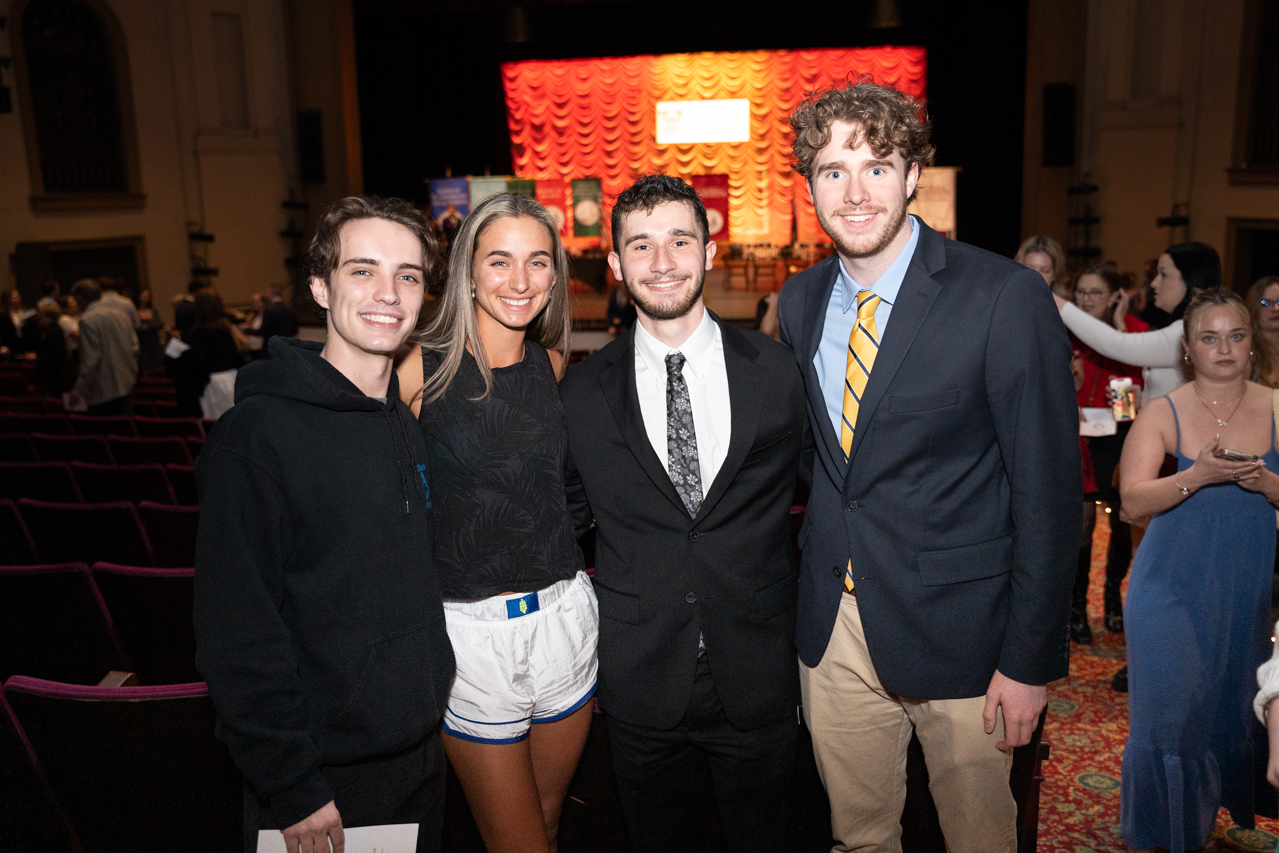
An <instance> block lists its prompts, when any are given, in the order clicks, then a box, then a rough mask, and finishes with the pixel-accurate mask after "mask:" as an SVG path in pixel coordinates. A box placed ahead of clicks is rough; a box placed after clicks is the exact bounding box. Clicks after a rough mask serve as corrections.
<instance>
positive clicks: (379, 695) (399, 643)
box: [330, 618, 453, 749]
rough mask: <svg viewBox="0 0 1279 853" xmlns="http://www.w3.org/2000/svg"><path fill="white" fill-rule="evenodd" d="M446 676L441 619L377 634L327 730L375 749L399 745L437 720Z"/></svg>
mask: <svg viewBox="0 0 1279 853" xmlns="http://www.w3.org/2000/svg"><path fill="white" fill-rule="evenodd" d="M452 677H453V649H452V646H451V645H449V641H448V635H447V634H446V633H445V631H444V620H443V619H442V618H440V619H432V620H431V621H430V622H424V623H422V624H420V625H415V626H413V627H411V628H405V629H404V630H402V631H397V632H395V633H394V634H387V635H386V636H385V637H379V638H378V639H376V640H374V641H373V642H372V643H370V644H369V652H368V655H367V657H366V658H365V664H364V670H363V672H361V674H360V680H359V683H358V684H357V685H356V688H355V691H354V692H353V693H352V694H351V698H350V700H349V701H348V702H347V704H346V707H344V708H343V709H342V712H341V713H339V714H338V715H337V717H335V718H334V719H333V723H332V724H331V726H330V728H331V730H332V731H333V732H335V733H340V734H344V735H359V736H360V737H361V738H362V739H365V740H366V741H374V742H376V746H378V747H381V748H388V749H394V748H396V747H398V746H402V745H404V743H406V742H407V741H406V738H410V737H416V736H420V735H421V734H422V730H423V729H424V728H426V727H428V726H432V725H434V724H435V722H436V721H437V720H438V719H439V717H440V714H441V713H443V706H444V702H445V701H447V699H448V689H449V682H450V681H451V680H452Z"/></svg>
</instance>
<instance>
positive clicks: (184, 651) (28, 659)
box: [0, 562, 199, 684]
mask: <svg viewBox="0 0 1279 853" xmlns="http://www.w3.org/2000/svg"><path fill="white" fill-rule="evenodd" d="M194 581H195V570H194V569H191V568H169V569H157V568H151V567H144V566H123V565H116V564H114V563H101V562H100V563H94V565H93V568H92V570H90V568H89V567H88V566H87V565H85V564H84V563H77V562H70V563H52V564H35V565H17V566H7V565H4V566H0V680H3V679H4V678H7V677H8V676H10V675H34V676H37V677H40V678H52V679H57V680H59V681H67V682H71V683H75V684H97V683H98V682H99V681H100V680H101V679H102V677H103V676H104V675H106V674H107V673H108V672H109V671H111V670H125V671H129V672H133V673H135V674H136V675H137V677H138V680H139V681H141V682H142V683H143V684H175V683H179V682H183V681H193V680H198V679H199V675H198V674H197V672H196V669H195V629H194V626H193V623H192V619H191V612H192V606H193V595H194Z"/></svg>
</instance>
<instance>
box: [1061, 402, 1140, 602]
mask: <svg viewBox="0 0 1279 853" xmlns="http://www.w3.org/2000/svg"><path fill="white" fill-rule="evenodd" d="M1131 428H1132V424H1131V423H1121V424H1119V428H1118V431H1117V432H1116V434H1115V435H1102V436H1094V437H1092V438H1090V439H1088V452H1089V454H1090V455H1091V456H1092V465H1093V473H1094V475H1095V477H1096V480H1097V492H1096V494H1093V495H1089V496H1088V499H1089V500H1099V501H1105V503H1106V505H1107V506H1109V507H1110V508H1111V510H1113V511H1112V512H1111V514H1110V545H1109V547H1108V548H1107V549H1106V593H1107V596H1109V598H1108V603H1107V605H1106V610H1107V612H1110V611H1111V610H1112V609H1113V610H1114V611H1115V612H1118V610H1119V587H1120V585H1121V584H1122V583H1123V580H1124V576H1125V575H1127V574H1128V564H1129V563H1131V562H1132V531H1131V530H1130V529H1129V526H1128V525H1127V524H1125V523H1124V522H1122V521H1120V520H1119V510H1120V508H1121V506H1122V505H1121V503H1120V501H1119V490H1118V489H1117V488H1115V487H1114V486H1113V485H1111V480H1113V479H1114V475H1115V469H1116V468H1118V467H1119V457H1120V455H1121V454H1122V453H1123V449H1124V439H1125V438H1126V437H1127V435H1128V430H1130V429H1131ZM1098 512H1101V509H1100V508H1098ZM1091 568H1092V541H1091V540H1089V541H1087V542H1084V543H1082V544H1081V545H1080V547H1079V562H1078V564H1077V566H1076V569H1075V586H1074V589H1073V595H1072V601H1073V604H1074V608H1075V609H1076V610H1078V611H1080V612H1082V611H1083V609H1084V607H1085V605H1086V603H1087V601H1086V600H1087V597H1088V574H1089V570H1090V569H1091ZM1112 599H1113V600H1112Z"/></svg>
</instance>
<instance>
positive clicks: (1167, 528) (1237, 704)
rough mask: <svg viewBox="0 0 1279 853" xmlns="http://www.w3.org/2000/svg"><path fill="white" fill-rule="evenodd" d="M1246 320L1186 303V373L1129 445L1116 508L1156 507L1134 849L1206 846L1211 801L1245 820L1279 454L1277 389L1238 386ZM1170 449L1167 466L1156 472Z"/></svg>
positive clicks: (1128, 759) (1129, 788) (1148, 573)
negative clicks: (1189, 373) (1171, 468)
mask: <svg viewBox="0 0 1279 853" xmlns="http://www.w3.org/2000/svg"><path fill="white" fill-rule="evenodd" d="M1251 326H1252V324H1251V320H1250V317H1249V313H1248V309H1247V306H1246V305H1244V303H1243V301H1242V300H1241V299H1239V297H1237V296H1235V295H1234V294H1233V293H1229V292H1225V291H1221V290H1209V291H1204V292H1203V293H1201V294H1199V295H1198V296H1196V297H1195V298H1194V299H1193V300H1192V301H1191V303H1190V305H1189V307H1188V308H1187V309H1186V314H1185V325H1184V328H1185V333H1184V337H1183V343H1184V345H1185V348H1186V361H1187V363H1188V364H1190V365H1192V366H1193V367H1194V373H1195V378H1194V380H1193V381H1192V382H1188V383H1187V384H1185V385H1183V386H1181V387H1180V388H1178V389H1176V390H1175V391H1172V392H1171V393H1169V394H1168V395H1167V396H1165V397H1160V398H1158V399H1155V400H1151V401H1150V402H1148V403H1147V404H1146V406H1145V408H1143V410H1142V412H1141V415H1140V416H1139V417H1138V418H1137V421H1136V422H1135V423H1134V424H1133V427H1132V431H1131V432H1130V433H1129V436H1128V440H1127V442H1126V443H1125V445H1124V451H1123V460H1122V462H1121V474H1120V479H1121V482H1122V483H1123V489H1122V497H1123V502H1124V506H1125V508H1126V509H1127V510H1128V512H1129V513H1131V514H1132V515H1134V516H1140V515H1149V514H1152V513H1153V514H1154V518H1153V520H1152V521H1151V522H1150V527H1149V530H1148V531H1147V533H1146V536H1145V538H1144V539H1143V540H1142V543H1141V547H1140V549H1139V550H1138V552H1137V556H1136V559H1135V560H1134V562H1133V567H1132V579H1131V580H1130V581H1129V585H1128V599H1127V602H1126V604H1125V607H1124V626H1125V630H1126V631H1127V641H1128V668H1129V689H1130V692H1129V706H1128V715H1129V733H1128V743H1127V745H1126V746H1125V747H1124V759H1123V773H1122V775H1123V787H1122V799H1121V803H1122V825H1123V833H1124V840H1125V842H1126V843H1127V844H1128V846H1129V848H1130V849H1133V850H1146V849H1151V848H1159V849H1165V850H1170V851H1172V853H1181V851H1185V850H1194V849H1197V848H1200V847H1203V846H1204V845H1205V844H1206V843H1207V841H1208V837H1209V835H1210V834H1211V833H1212V829H1213V825H1214V824H1215V823H1216V819H1217V809H1218V807H1219V806H1225V807H1226V808H1227V809H1229V810H1230V813H1231V815H1232V817H1233V818H1234V820H1235V822H1236V823H1238V824H1239V825H1240V826H1244V827H1249V828H1251V827H1252V826H1253V821H1254V817H1253V814H1254V809H1253V766H1254V762H1253V754H1254V750H1257V749H1265V748H1266V747H1265V744H1266V738H1265V733H1264V732H1262V731H1261V730H1260V728H1259V727H1258V726H1257V723H1256V720H1255V719H1254V718H1253V716H1252V690H1251V689H1250V684H1251V682H1252V678H1253V674H1254V673H1255V672H1256V669H1257V666H1258V665H1259V664H1261V663H1262V662H1263V661H1264V660H1265V659H1266V657H1267V655H1268V653H1269V642H1268V640H1269V637H1270V624H1269V616H1270V614H1269V603H1270V586H1271V574H1272V569H1273V566H1274V553H1275V510H1274V507H1273V506H1272V503H1273V502H1275V501H1279V476H1276V474H1275V471H1276V470H1279V455H1276V453H1275V444H1274V441H1275V439H1274V420H1273V414H1272V398H1271V393H1272V392H1271V390H1270V389H1269V388H1266V387H1263V386H1261V385H1257V384H1256V383H1253V382H1249V381H1248V376H1249V372H1250V370H1251V365H1250V359H1251V347H1252V343H1251V339H1252V335H1251ZM1225 450H1229V451H1236V452H1237V453H1242V454H1248V455H1251V456H1253V457H1254V459H1253V460H1248V459H1246V458H1243V459H1241V458H1239V457H1237V456H1236V458H1234V459H1231V458H1228V457H1223V456H1222V455H1221V454H1222V451H1225ZM1165 454H1169V455H1172V456H1175V457H1176V459H1177V472H1176V473H1175V474H1173V475H1171V476H1166V477H1161V476H1159V469H1160V466H1161V464H1162V462H1163V459H1164V455H1165ZM1192 455H1193V456H1192Z"/></svg>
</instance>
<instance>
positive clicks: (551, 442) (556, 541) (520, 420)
mask: <svg viewBox="0 0 1279 853" xmlns="http://www.w3.org/2000/svg"><path fill="white" fill-rule="evenodd" d="M440 360H441V358H440V355H439V354H438V353H434V352H430V351H423V354H422V370H423V374H422V375H423V376H426V377H430V376H431V375H432V374H433V373H434V372H435V370H436V368H437V367H438V366H439V364H440ZM483 392H484V379H483V377H481V376H480V369H479V365H477V364H476V362H475V358H474V357H473V356H472V355H471V354H470V353H469V352H465V353H463V354H462V364H461V366H460V367H459V368H458V372H457V375H456V376H455V377H454V378H453V382H452V383H451V384H450V385H449V388H448V390H447V391H446V392H445V393H444V395H443V396H442V397H440V398H439V399H438V400H436V401H435V402H434V403H426V402H424V403H423V404H422V413H421V415H420V416H419V420H420V421H421V424H422V432H423V435H424V436H425V438H426V447H427V454H428V456H429V457H430V471H431V500H432V503H433V504H434V507H435V569H436V572H437V573H438V574H439V578H440V590H441V592H442V593H443V595H444V597H445V598H461V599H476V598H487V597H489V596H492V595H498V594H500V593H503V592H533V591H534V590H538V589H543V588H545V587H548V586H550V585H551V584H553V583H556V582H557V581H561V580H566V579H568V578H572V577H574V576H575V575H576V574H577V572H578V571H579V570H581V568H582V566H583V562H582V552H581V551H580V550H579V549H578V547H577V540H576V539H575V537H574V535H573V522H572V520H571V519H570V518H569V515H568V504H567V502H566V501H565V497H564V459H565V456H566V454H567V447H568V433H567V430H566V429H565V425H564V407H563V405H562V404H561V402H560V392H559V386H558V384H557V383H556V381H555V371H554V370H553V369H552V368H551V360H550V358H549V357H548V356H547V354H546V350H545V349H543V348H542V347H541V346H539V345H538V344H536V343H534V342H532V341H526V342H525V344H524V360H523V361H522V362H520V363H518V364H513V365H511V366H510V367H499V368H496V369H494V371H493V390H492V392H491V393H490V394H489V395H488V396H487V397H484V398H483V399H479V400H476V399H473V398H475V397H479V395H480V394H482V393H483Z"/></svg>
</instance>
